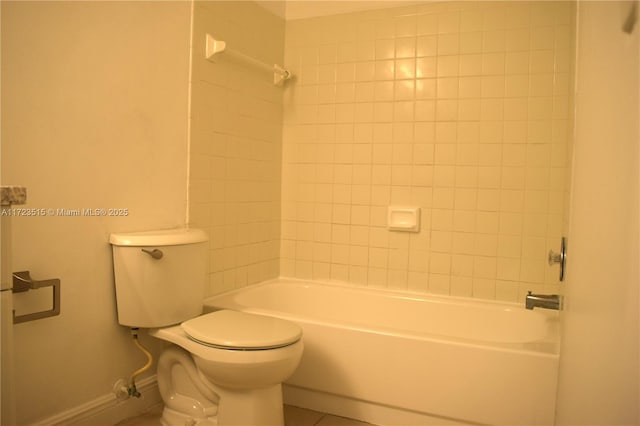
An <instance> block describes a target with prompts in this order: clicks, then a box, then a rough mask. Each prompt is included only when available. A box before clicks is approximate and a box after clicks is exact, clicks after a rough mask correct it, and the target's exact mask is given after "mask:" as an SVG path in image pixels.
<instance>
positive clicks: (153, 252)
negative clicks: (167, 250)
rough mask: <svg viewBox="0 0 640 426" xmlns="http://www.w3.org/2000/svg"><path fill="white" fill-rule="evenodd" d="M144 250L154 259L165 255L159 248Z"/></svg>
mask: <svg viewBox="0 0 640 426" xmlns="http://www.w3.org/2000/svg"><path fill="white" fill-rule="evenodd" d="M142 251H143V252H145V253H147V254H148V255H149V256H151V257H153V258H154V259H162V256H164V253H162V250H159V249H153V250H147V249H142Z"/></svg>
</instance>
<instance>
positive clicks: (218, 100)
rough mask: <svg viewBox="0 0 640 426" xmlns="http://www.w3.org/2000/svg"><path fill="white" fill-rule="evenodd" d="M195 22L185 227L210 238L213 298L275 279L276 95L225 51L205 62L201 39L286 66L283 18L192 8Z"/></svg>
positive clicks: (261, 76) (228, 8) (210, 5)
mask: <svg viewBox="0 0 640 426" xmlns="http://www.w3.org/2000/svg"><path fill="white" fill-rule="evenodd" d="M193 19H194V23H193V25H194V28H193V45H192V55H193V57H192V67H193V68H192V81H191V98H192V99H191V120H190V133H191V137H190V139H191V146H190V172H189V174H190V178H189V222H190V225H191V226H194V227H200V228H203V229H205V230H206V231H207V232H208V234H209V236H210V254H211V256H210V266H209V270H210V282H209V291H208V294H215V293H219V292H222V291H224V290H228V289H231V288H235V287H241V286H244V285H247V284H251V283H256V282H259V281H263V280H265V279H268V278H273V277H276V276H277V275H278V269H279V265H278V262H279V261H278V259H279V250H280V244H279V238H280V170H281V155H282V151H281V147H282V145H281V144H282V142H281V141H282V89H281V88H278V87H275V86H274V85H273V84H272V81H273V75H272V74H270V73H269V72H265V71H263V70H261V69H260V68H256V67H252V66H251V65H247V64H246V63H243V62H242V61H238V60H235V59H234V58H233V57H231V56H229V55H228V54H222V56H220V58H219V59H217V61H216V63H212V62H210V61H207V60H206V59H205V57H204V52H205V34H206V33H210V34H211V35H213V36H214V37H216V38H218V39H221V40H224V41H226V42H227V47H228V48H229V49H233V50H235V51H238V52H241V53H243V54H246V55H248V56H252V57H254V58H257V59H259V60H261V61H263V62H266V63H282V59H283V51H284V50H283V49H284V47H283V46H284V21H283V20H282V19H281V18H278V17H276V16H275V15H273V14H271V13H270V12H267V11H266V10H264V9H262V8H261V7H259V6H257V5H256V4H255V3H253V2H195V4H194V17H193ZM248 29H250V30H248Z"/></svg>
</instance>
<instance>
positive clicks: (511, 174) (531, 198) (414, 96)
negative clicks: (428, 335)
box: [281, 2, 573, 301]
mask: <svg viewBox="0 0 640 426" xmlns="http://www.w3.org/2000/svg"><path fill="white" fill-rule="evenodd" d="M572 16H573V8H572V5H571V4H570V3H567V2H469V3H465V2H444V3H436V4H426V5H419V6H410V7H402V8H395V9H386V10H382V11H370V12H359V13H352V14H345V15H337V16H329V17H321V18H310V19H302V20H295V21H289V22H287V33H286V50H285V52H286V65H287V66H289V67H291V68H292V69H293V70H294V72H295V73H296V74H297V80H296V82H295V84H294V85H292V86H290V87H289V88H288V89H287V91H286V92H285V104H284V108H285V117H284V136H283V185H282V199H283V210H282V248H281V274H282V275H287V276H295V277H301V278H317V279H322V280H339V281H349V282H352V283H356V284H365V285H370V286H379V287H389V288H394V289H402V290H412V291H419V292H432V293H445V294H451V295H456V296H473V297H481V298H496V299H501V300H511V301H516V300H519V299H520V298H522V297H523V295H524V294H525V293H526V291H527V290H533V291H540V292H547V293H553V292H557V291H558V288H557V283H558V278H557V274H558V271H557V267H555V268H549V267H548V266H547V265H546V253H547V251H548V250H549V249H555V250H557V249H558V248H559V241H560V236H561V234H562V227H563V213H564V198H565V196H566V195H565V188H566V183H565V173H566V170H565V168H566V164H567V143H568V139H569V133H570V129H571V124H570V104H571V99H570V93H571V87H572V85H571V79H572V77H571V76H572V51H573V49H572V32H573V24H572ZM389 205H413V206H419V207H421V209H422V229H421V232H420V233H417V234H407V233H398V232H389V231H388V230H387V229H386V215H387V206H389Z"/></svg>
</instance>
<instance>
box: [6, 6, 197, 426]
mask: <svg viewBox="0 0 640 426" xmlns="http://www.w3.org/2000/svg"><path fill="white" fill-rule="evenodd" d="M189 12H190V7H189V4H188V3H186V2H153V3H152V2H42V3H38V2H6V1H3V2H2V183H3V184H14V185H24V186H26V187H27V188H28V204H27V205H26V206H24V207H28V208H40V207H43V208H67V209H77V208H79V209H81V208H98V207H101V208H126V209H128V212H129V213H128V216H126V217H111V216H106V217H60V216H46V217H15V218H14V220H13V227H14V238H13V267H14V271H19V270H30V271H31V273H32V275H33V277H34V278H39V279H43V278H54V277H57V278H60V280H61V283H62V284H61V287H62V301H61V308H62V312H61V315H60V316H58V317H55V318H49V319H43V320H39V321H35V322H31V323H24V324H19V325H16V326H15V327H14V331H15V362H16V366H15V367H16V368H15V370H16V371H15V373H16V378H17V381H16V401H17V412H18V413H17V414H18V424H29V423H31V422H32V421H34V420H36V419H40V418H44V417H48V416H51V415H53V414H56V413H60V412H63V411H64V410H67V409H69V408H71V407H77V406H79V405H81V404H84V403H85V402H87V401H90V400H92V399H94V398H97V397H98V396H104V395H108V394H109V393H110V392H111V388H112V386H113V384H114V382H115V380H116V379H117V378H120V377H129V376H130V375H131V373H132V372H133V371H134V370H135V369H137V368H139V367H140V366H141V365H142V364H143V363H144V357H143V356H142V355H141V354H140V353H139V352H138V351H137V349H136V348H135V347H134V345H133V344H132V342H131V340H130V337H129V333H128V331H127V330H126V329H125V328H122V327H119V326H118V325H117V319H116V307H115V298H114V287H113V276H112V261H111V252H110V246H109V244H108V236H109V233H111V232H117V231H135V230H148V229H153V228H171V227H175V226H180V225H184V223H185V220H186V219H185V217H186V185H187V104H188V99H187V94H188V90H187V87H188V71H189V67H188V64H189V24H190V19H189ZM38 291H39V292H45V291H46V290H38ZM31 293H36V294H31ZM31 293H30V294H27V295H23V296H21V298H20V300H17V301H16V302H17V303H22V306H24V307H25V308H27V307H28V306H29V305H30V303H31V302H32V300H33V299H31V298H36V297H37V292H31ZM144 340H145V341H146V339H144ZM147 343H149V344H151V342H150V341H149V342H147ZM153 346H156V345H153Z"/></svg>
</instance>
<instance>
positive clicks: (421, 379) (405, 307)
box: [205, 278, 559, 426]
mask: <svg viewBox="0 0 640 426" xmlns="http://www.w3.org/2000/svg"><path fill="white" fill-rule="evenodd" d="M223 308H224V309H235V310H241V311H245V312H253V313H259V314H266V315H273V316H277V317H280V318H285V319H288V320H291V321H295V322H296V323H298V324H300V325H301V326H302V328H303V331H304V344H305V352H304V355H303V357H302V361H301V363H300V367H299V368H298V370H297V371H296V373H295V374H294V375H293V376H292V377H291V378H290V379H289V380H288V381H287V382H286V386H285V387H284V398H285V402H287V403H290V404H292V405H297V406H301V407H305V408H311V409H316V410H320V411H325V412H330V413H333V414H338V415H343V416H347V417H352V418H357V419H360V420H364V421H368V422H371V423H375V424H380V425H385V424H388V425H399V424H415V425H418V424H419V425H427V424H432V425H445V424H447V425H448V424H495V425H527V426H531V425H552V424H553V419H554V408H555V396H556V381H557V370H558V347H559V334H558V313H557V312H554V311H547V310H541V309H536V310H534V311H527V310H525V309H524V307H521V306H519V305H515V304H511V303H500V302H486V301H478V300H472V299H463V298H454V297H438V296H431V295H417V294H409V295H407V294H406V293H396V292H389V291H383V290H374V289H369V288H362V287H353V286H344V285H336V284H326V283H317V282H312V281H302V280H295V279H288V278H281V279H277V280H272V281H267V282H264V283H261V284H257V285H254V286H250V287H247V288H243V289H240V290H236V291H232V292H228V293H225V294H222V295H219V296H215V297H211V298H209V299H207V300H206V301H205V310H206V311H212V310H217V309H223Z"/></svg>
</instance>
